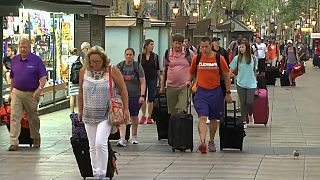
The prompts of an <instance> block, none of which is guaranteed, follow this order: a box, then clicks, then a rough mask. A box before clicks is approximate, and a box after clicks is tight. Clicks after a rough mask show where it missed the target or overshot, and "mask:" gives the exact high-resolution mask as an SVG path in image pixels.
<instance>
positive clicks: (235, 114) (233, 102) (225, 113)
mask: <svg viewBox="0 0 320 180" xmlns="http://www.w3.org/2000/svg"><path fill="white" fill-rule="evenodd" d="M232 104H233V117H234V118H235V119H236V118H237V112H236V101H232ZM227 113H228V108H227V102H225V103H224V117H227ZM235 123H236V122H235Z"/></svg>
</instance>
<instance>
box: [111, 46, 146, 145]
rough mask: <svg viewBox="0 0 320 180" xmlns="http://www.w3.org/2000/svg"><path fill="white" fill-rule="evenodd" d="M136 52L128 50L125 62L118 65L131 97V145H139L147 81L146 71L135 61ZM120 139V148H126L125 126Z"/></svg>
mask: <svg viewBox="0 0 320 180" xmlns="http://www.w3.org/2000/svg"><path fill="white" fill-rule="evenodd" d="M134 55H135V52H134V50H133V49H132V48H127V49H126V50H125V60H124V61H122V62H120V63H119V64H117V67H118V68H119V69H120V71H121V73H122V76H123V78H124V82H125V83H126V86H127V90H128V96H129V112H130V118H131V123H132V133H131V134H132V137H131V143H132V144H138V139H137V134H138V122H139V119H138V114H139V110H140V107H141V105H142V104H143V102H144V97H145V94H144V93H145V89H146V80H145V76H144V71H143V68H142V66H141V64H140V63H139V62H136V61H134ZM119 130H120V139H119V141H118V143H117V146H119V147H125V146H126V140H125V135H126V127H125V126H124V125H122V126H120V128H119Z"/></svg>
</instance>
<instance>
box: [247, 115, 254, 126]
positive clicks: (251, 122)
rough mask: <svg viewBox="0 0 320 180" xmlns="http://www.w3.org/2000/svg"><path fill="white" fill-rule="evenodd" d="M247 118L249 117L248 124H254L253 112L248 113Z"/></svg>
mask: <svg viewBox="0 0 320 180" xmlns="http://www.w3.org/2000/svg"><path fill="white" fill-rule="evenodd" d="M248 118H249V124H250V125H253V124H254V118H253V114H252V115H251V116H250V115H248Z"/></svg>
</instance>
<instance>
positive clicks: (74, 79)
mask: <svg viewBox="0 0 320 180" xmlns="http://www.w3.org/2000/svg"><path fill="white" fill-rule="evenodd" d="M82 66H83V65H82V63H81V61H80V56H79V57H78V58H77V60H76V61H75V62H74V63H72V65H71V73H70V81H71V83H72V84H79V72H80V69H81V68H82Z"/></svg>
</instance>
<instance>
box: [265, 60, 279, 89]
mask: <svg viewBox="0 0 320 180" xmlns="http://www.w3.org/2000/svg"><path fill="white" fill-rule="evenodd" d="M277 73H278V70H277V68H276V67H272V66H271V64H267V69H266V80H267V85H272V86H274V85H275V84H276V77H277Z"/></svg>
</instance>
